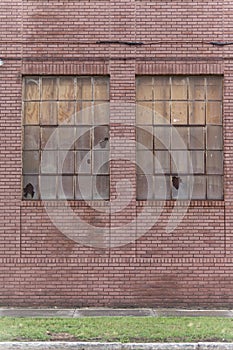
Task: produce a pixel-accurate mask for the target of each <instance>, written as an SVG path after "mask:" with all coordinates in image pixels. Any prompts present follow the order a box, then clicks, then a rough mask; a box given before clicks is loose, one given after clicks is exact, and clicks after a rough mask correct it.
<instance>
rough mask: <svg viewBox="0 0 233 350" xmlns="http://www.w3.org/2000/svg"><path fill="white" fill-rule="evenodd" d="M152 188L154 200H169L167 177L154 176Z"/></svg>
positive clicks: (168, 178) (168, 181) (168, 180)
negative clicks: (153, 189)
mask: <svg viewBox="0 0 233 350" xmlns="http://www.w3.org/2000/svg"><path fill="white" fill-rule="evenodd" d="M154 188H155V191H154V193H155V194H154V199H156V200H165V199H170V198H171V193H170V177H169V176H155V177H154Z"/></svg>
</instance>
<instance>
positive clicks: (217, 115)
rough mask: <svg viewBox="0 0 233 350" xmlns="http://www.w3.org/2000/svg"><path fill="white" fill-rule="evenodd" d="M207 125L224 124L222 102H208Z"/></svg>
mask: <svg viewBox="0 0 233 350" xmlns="http://www.w3.org/2000/svg"><path fill="white" fill-rule="evenodd" d="M206 123H207V124H221V123H222V103H221V102H212V101H211V102H207V112H206Z"/></svg>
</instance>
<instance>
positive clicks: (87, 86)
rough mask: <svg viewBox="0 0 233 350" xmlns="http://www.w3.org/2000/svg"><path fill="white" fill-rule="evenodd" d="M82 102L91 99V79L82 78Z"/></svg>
mask: <svg viewBox="0 0 233 350" xmlns="http://www.w3.org/2000/svg"><path fill="white" fill-rule="evenodd" d="M81 81H82V100H87V101H91V100H92V99H93V98H92V84H91V78H90V77H87V78H82V79H81Z"/></svg>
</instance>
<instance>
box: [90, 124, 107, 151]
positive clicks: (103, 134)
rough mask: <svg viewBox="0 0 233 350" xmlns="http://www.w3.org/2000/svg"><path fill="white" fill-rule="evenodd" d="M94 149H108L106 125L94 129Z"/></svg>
mask: <svg viewBox="0 0 233 350" xmlns="http://www.w3.org/2000/svg"><path fill="white" fill-rule="evenodd" d="M94 148H95V149H108V148H109V127H108V126H107V125H101V126H96V127H95V128H94Z"/></svg>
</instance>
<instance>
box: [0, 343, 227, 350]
mask: <svg viewBox="0 0 233 350" xmlns="http://www.w3.org/2000/svg"><path fill="white" fill-rule="evenodd" d="M92 349H94V350H97V349H98V350H102V349H107V350H140V349H141V350H152V349H153V350H171V349H176V350H179V349H181V350H233V343H202V342H200V343H143V344H140V343H99V342H72V343H71V342H53V343H51V342H2V343H0V350H92Z"/></svg>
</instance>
